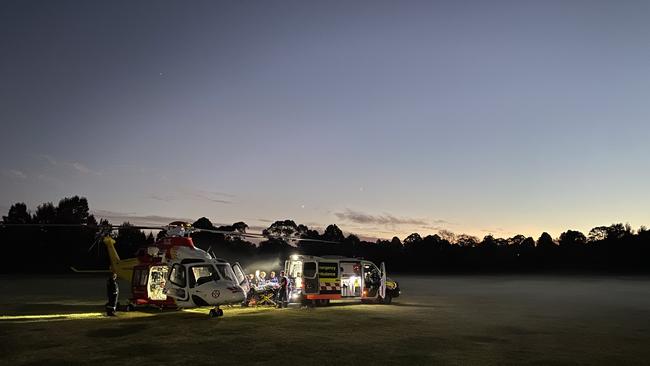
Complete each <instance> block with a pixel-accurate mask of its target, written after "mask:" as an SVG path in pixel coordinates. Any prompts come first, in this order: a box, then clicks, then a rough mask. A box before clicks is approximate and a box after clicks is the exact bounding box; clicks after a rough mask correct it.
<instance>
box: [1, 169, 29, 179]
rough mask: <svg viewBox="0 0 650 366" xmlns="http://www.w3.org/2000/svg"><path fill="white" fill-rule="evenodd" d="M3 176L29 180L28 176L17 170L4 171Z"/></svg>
mask: <svg viewBox="0 0 650 366" xmlns="http://www.w3.org/2000/svg"><path fill="white" fill-rule="evenodd" d="M2 175H4V176H6V177H9V178H14V179H21V180H24V179H27V174H25V173H23V172H21V171H20V170H16V169H9V170H3V171H2Z"/></svg>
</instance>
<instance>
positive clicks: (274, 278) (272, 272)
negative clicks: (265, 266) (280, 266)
mask: <svg viewBox="0 0 650 366" xmlns="http://www.w3.org/2000/svg"><path fill="white" fill-rule="evenodd" d="M269 283H272V284H274V285H276V284H277V283H278V278H277V277H275V271H271V274H270V275H269Z"/></svg>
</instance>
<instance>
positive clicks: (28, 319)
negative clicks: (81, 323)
mask: <svg viewBox="0 0 650 366" xmlns="http://www.w3.org/2000/svg"><path fill="white" fill-rule="evenodd" d="M148 316H154V314H149V313H144V312H129V313H123V312H122V313H120V315H118V317H117V318H118V319H119V318H121V319H131V318H140V317H148ZM103 318H108V317H107V316H106V313H103V312H102V313H99V312H96V313H72V314H30V315H0V324H2V323H33V322H50V321H63V320H86V319H103Z"/></svg>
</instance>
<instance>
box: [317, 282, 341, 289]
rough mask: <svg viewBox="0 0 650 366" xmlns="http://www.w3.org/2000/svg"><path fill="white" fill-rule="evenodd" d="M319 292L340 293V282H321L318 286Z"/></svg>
mask: <svg viewBox="0 0 650 366" xmlns="http://www.w3.org/2000/svg"><path fill="white" fill-rule="evenodd" d="M320 289H321V291H333V290H336V291H341V283H340V282H321V285H320Z"/></svg>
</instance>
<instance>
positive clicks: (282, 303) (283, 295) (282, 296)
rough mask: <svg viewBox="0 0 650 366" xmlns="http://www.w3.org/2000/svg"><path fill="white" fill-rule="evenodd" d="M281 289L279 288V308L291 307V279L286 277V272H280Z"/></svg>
mask: <svg viewBox="0 0 650 366" xmlns="http://www.w3.org/2000/svg"><path fill="white" fill-rule="evenodd" d="M279 282H280V287H279V288H278V307H279V308H283V307H284V308H286V307H287V306H288V305H289V279H288V278H287V276H285V275H284V271H281V272H280V279H279Z"/></svg>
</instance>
